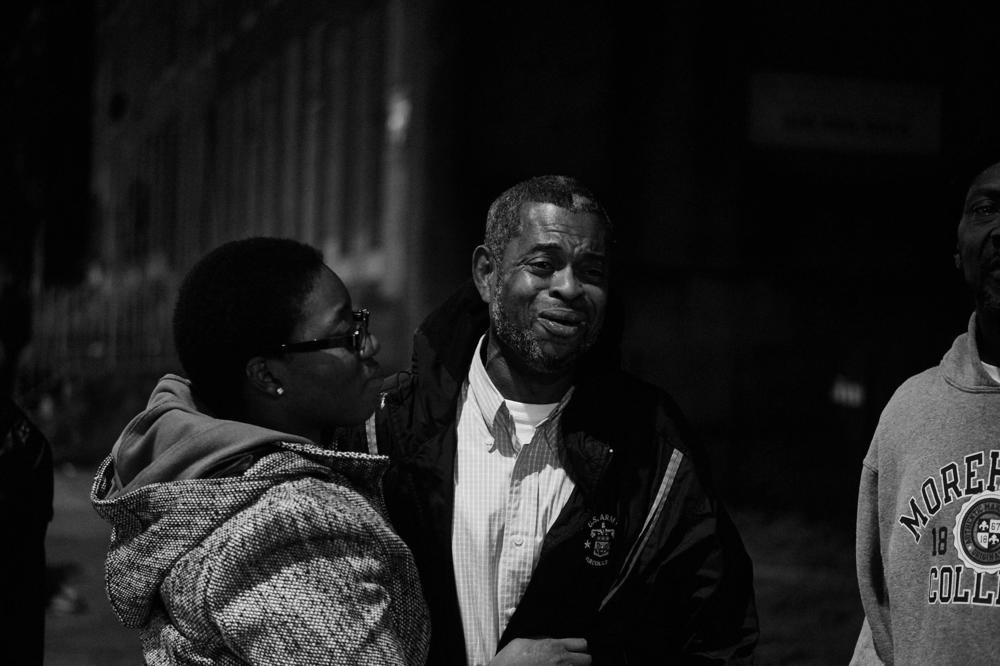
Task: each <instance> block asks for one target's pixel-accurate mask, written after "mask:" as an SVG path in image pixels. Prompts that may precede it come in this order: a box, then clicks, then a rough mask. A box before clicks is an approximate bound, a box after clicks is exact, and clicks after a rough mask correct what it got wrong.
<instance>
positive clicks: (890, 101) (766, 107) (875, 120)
mask: <svg viewBox="0 0 1000 666" xmlns="http://www.w3.org/2000/svg"><path fill="white" fill-rule="evenodd" d="M749 136H750V141H751V142H753V143H755V144H758V145H763V146H780V147H788V148H806V149H813V150H831V151H843V152H871V153H889V154H895V153H905V154H933V153H936V152H938V151H939V150H940V146H941V91H940V90H939V89H937V88H934V87H932V86H923V85H917V84H906V83H896V82H890V81H875V80H866V79H846V78H834V77H824V76H816V75H809V74H785V73H776V72H758V73H756V74H754V75H753V76H752V77H751V80H750V118H749Z"/></svg>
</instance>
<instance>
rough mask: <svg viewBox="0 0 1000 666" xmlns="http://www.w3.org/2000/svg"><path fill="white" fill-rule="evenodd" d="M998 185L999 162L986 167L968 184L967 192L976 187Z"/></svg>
mask: <svg viewBox="0 0 1000 666" xmlns="http://www.w3.org/2000/svg"><path fill="white" fill-rule="evenodd" d="M998 187H1000V162H997V163H996V164H993V165H991V166H988V167H986V168H985V169H984V170H983V171H982V172H980V174H979V175H978V176H976V177H975V179H974V180H973V181H972V185H970V186H969V194H972V193H973V192H975V191H976V190H978V189H996V188H998Z"/></svg>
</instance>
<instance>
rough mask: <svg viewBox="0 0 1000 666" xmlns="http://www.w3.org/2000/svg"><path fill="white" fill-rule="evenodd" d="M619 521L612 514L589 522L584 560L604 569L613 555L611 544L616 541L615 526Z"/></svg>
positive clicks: (597, 517)
mask: <svg viewBox="0 0 1000 666" xmlns="http://www.w3.org/2000/svg"><path fill="white" fill-rule="evenodd" d="M617 524H618V519H617V518H616V517H615V516H612V515H611V514H610V513H602V514H600V515H597V516H594V517H593V518H591V519H590V520H589V521H587V529H588V536H587V539H586V541H584V542H583V548H584V550H585V551H586V555H585V556H584V559H585V560H586V562H587V564H589V565H591V566H594V567H603V566H606V565H607V563H608V556H609V555H611V544H612V543H614V540H615V526H616V525H617Z"/></svg>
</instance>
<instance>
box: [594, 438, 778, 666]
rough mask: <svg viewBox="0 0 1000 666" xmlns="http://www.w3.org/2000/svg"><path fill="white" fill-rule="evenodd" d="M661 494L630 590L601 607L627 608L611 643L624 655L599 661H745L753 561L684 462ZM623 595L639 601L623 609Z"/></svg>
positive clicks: (752, 609) (752, 631) (750, 634)
mask: <svg viewBox="0 0 1000 666" xmlns="http://www.w3.org/2000/svg"><path fill="white" fill-rule="evenodd" d="M677 455H680V454H679V452H677ZM668 471H669V470H668ZM664 499H665V501H664V502H663V509H662V512H661V513H660V514H659V515H657V516H656V518H655V524H653V525H652V530H651V534H650V537H649V539H648V541H647V543H646V544H645V545H644V547H643V548H642V550H641V552H638V553H637V554H636V559H635V560H634V562H632V563H631V566H632V573H631V575H630V576H629V577H630V578H631V581H630V582H628V583H626V585H630V586H631V587H632V588H633V593H630V594H622V595H621V596H620V597H619V599H618V600H617V603H618V604H619V608H618V609H617V610H614V609H613V607H612V606H611V603H609V605H608V609H607V610H608V611H610V612H612V613H616V614H618V615H620V617H621V618H623V620H624V618H628V617H629V616H630V614H631V620H629V621H627V622H628V624H629V625H631V626H630V627H628V628H627V629H625V630H624V631H623V635H622V636H621V637H619V639H618V640H617V641H616V642H617V643H618V644H619V645H621V646H623V647H624V650H623V652H624V654H623V655H621V656H620V657H618V658H615V657H612V658H610V659H606V660H605V661H609V662H619V661H622V660H623V659H624V661H625V662H626V663H659V662H660V661H661V660H662V659H663V658H664V656H665V655H671V656H672V658H673V659H676V660H678V661H679V662H680V663H685V664H741V663H751V660H752V655H753V650H754V648H755V646H756V643H757V638H758V627H757V611H756V605H755V602H754V590H753V567H752V565H751V562H750V558H749V557H748V556H747V554H746V550H745V549H744V547H743V543H742V540H741V539H740V537H739V534H738V533H737V531H736V528H735V526H734V525H733V523H732V521H731V520H730V518H729V516H728V515H727V514H726V512H725V510H724V509H723V508H722V506H721V505H720V504H719V503H718V502H717V501H716V500H715V499H714V498H713V497H711V495H710V494H709V493H708V492H707V489H706V488H705V487H704V485H703V484H702V481H701V478H700V476H699V474H698V472H697V470H696V469H695V466H694V465H693V464H692V463H691V461H690V460H687V459H683V460H681V461H680V464H679V465H678V467H677V470H676V474H675V478H674V479H673V480H672V487H671V488H670V491H669V492H668V493H666V495H665V498H664ZM626 566H630V563H626ZM624 587H625V586H623V589H624ZM633 594H634V596H633ZM630 597H631V598H632V599H635V600H639V601H640V603H638V604H634V605H632V608H626V607H623V606H622V602H623V601H625V602H626V603H627V600H628V598H630ZM612 603H613V602H612ZM601 663H603V662H601Z"/></svg>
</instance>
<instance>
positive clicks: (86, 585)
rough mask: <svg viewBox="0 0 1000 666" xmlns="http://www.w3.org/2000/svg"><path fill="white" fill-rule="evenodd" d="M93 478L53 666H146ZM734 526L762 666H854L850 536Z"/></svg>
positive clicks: (780, 522) (71, 550)
mask: <svg viewBox="0 0 1000 666" xmlns="http://www.w3.org/2000/svg"><path fill="white" fill-rule="evenodd" d="M91 472H92V470H90V469H83V468H81V469H79V470H76V471H74V470H73V469H72V468H62V469H60V470H58V471H57V473H56V477H55V519H54V521H53V523H52V525H51V526H50V528H49V539H48V560H49V564H50V566H51V567H53V568H54V569H55V570H56V571H61V572H63V573H64V574H65V578H66V583H67V584H68V586H69V591H68V592H67V591H66V590H65V589H64V591H63V593H62V594H61V595H60V596H59V597H57V601H56V605H55V607H54V608H51V609H50V612H49V615H48V618H47V627H46V632H47V640H46V662H45V663H46V664H48V665H49V666H90V665H94V666H97V665H100V666H126V665H128V666H132V665H133V664H142V655H141V651H140V649H139V643H138V640H137V638H136V637H135V635H134V634H133V633H132V632H131V631H128V630H126V629H124V628H123V627H121V625H119V624H118V621H117V620H116V618H115V617H114V615H113V613H112V612H111V608H110V606H109V605H108V602H107V600H106V598H105V596H104V588H103V574H102V571H103V569H102V567H103V557H104V553H105V550H106V548H107V542H108V527H107V525H106V524H105V523H104V522H103V521H102V520H101V519H100V518H99V517H98V516H97V514H95V513H94V511H93V509H92V508H91V507H90V503H89V501H88V499H87V498H88V493H89V490H90V482H91ZM735 519H736V522H737V524H738V525H739V527H740V531H741V533H742V534H743V535H744V540H745V541H746V544H747V550H748V551H749V552H750V555H751V557H752V558H753V560H754V567H755V576H756V585H757V599H758V606H759V610H760V618H761V630H762V637H761V643H760V648H759V650H758V658H757V662H758V664H760V665H761V666H769V665H771V664H806V665H809V664H815V665H821V664H846V663H847V661H848V659H849V657H850V654H851V650H852V648H853V645H854V638H855V637H856V636H857V631H858V628H859V627H860V624H861V605H860V601H859V600H858V595H857V588H856V585H855V582H854V569H853V536H852V535H851V534H850V533H849V530H845V529H836V528H834V527H832V526H830V525H828V524H823V523H816V522H812V521H810V520H808V519H806V518H804V517H802V516H794V515H779V516H769V515H765V514H764V513H762V512H759V511H737V512H735ZM73 592H75V593H76V597H74V595H73Z"/></svg>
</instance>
